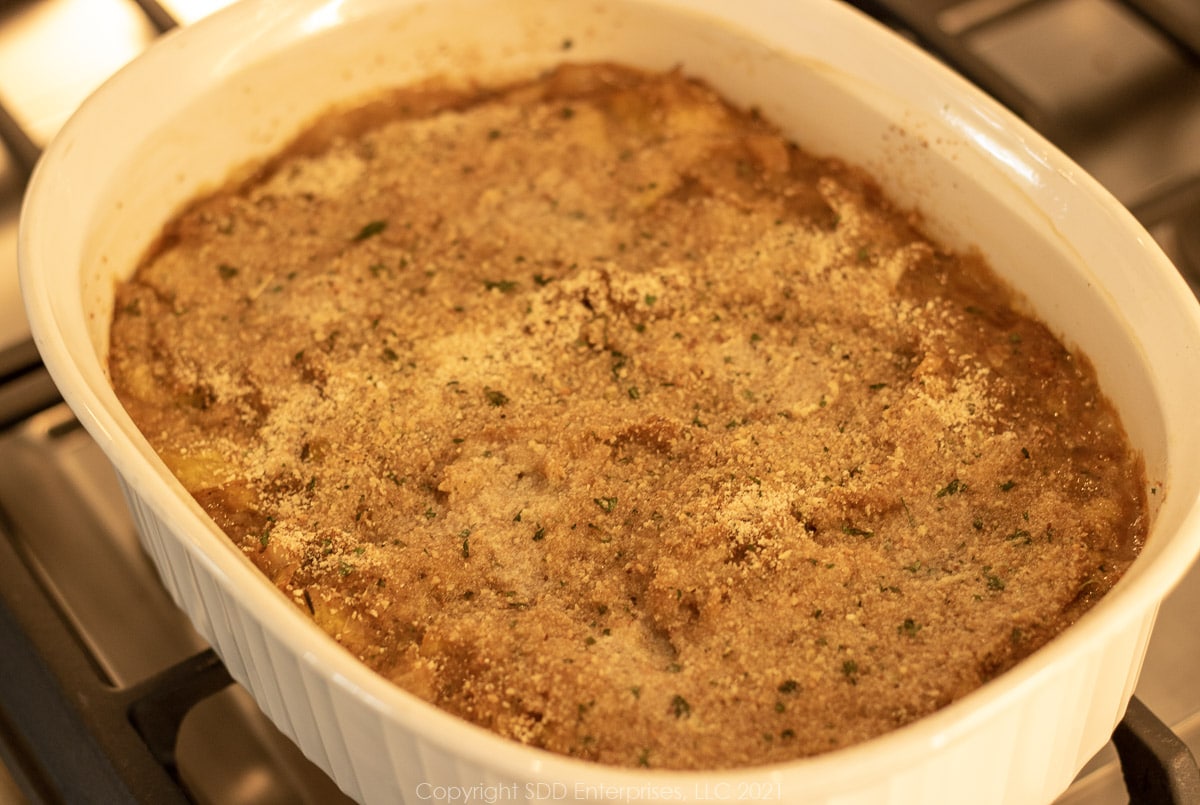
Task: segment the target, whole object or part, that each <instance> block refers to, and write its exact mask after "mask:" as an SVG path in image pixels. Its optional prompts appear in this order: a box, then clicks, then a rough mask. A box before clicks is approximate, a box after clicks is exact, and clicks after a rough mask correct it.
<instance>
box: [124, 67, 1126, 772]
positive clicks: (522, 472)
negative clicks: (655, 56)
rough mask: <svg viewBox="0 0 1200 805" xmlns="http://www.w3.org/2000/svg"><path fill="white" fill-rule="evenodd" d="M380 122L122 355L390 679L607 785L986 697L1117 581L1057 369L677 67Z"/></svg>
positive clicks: (239, 197)
mask: <svg viewBox="0 0 1200 805" xmlns="http://www.w3.org/2000/svg"><path fill="white" fill-rule="evenodd" d="M383 107H384V108H386V109H387V110H388V113H387V116H386V118H381V119H379V120H374V121H373V123H372V125H370V126H366V127H365V129H364V130H363V131H351V130H350V129H351V127H347V126H344V125H340V124H336V123H335V124H333V125H329V124H327V125H326V126H325V128H323V129H322V132H323V133H322V135H321V136H320V137H316V138H310V139H309V140H306V141H305V143H304V145H303V147H302V148H298V149H296V150H294V151H292V152H290V153H289V154H286V155H284V156H282V157H281V158H280V159H279V160H277V161H276V162H275V163H274V164H273V165H272V166H270V169H269V170H265V171H264V172H263V173H262V174H261V175H260V176H258V177H256V178H255V179H254V180H253V181H251V182H249V183H247V184H245V185H243V186H241V187H238V188H233V189H230V190H229V191H227V192H221V193H218V194H215V195H213V196H211V197H209V198H206V199H203V200H201V201H199V202H197V203H196V204H195V205H194V206H193V207H192V208H191V209H189V210H187V211H186V212H185V213H184V214H183V215H181V216H180V217H179V218H178V219H177V220H176V221H175V222H174V223H173V224H172V226H171V228H170V229H169V230H168V231H167V233H166V235H165V236H164V240H163V244H162V246H161V247H160V248H159V249H157V250H156V252H155V253H154V254H153V255H152V256H151V258H150V259H148V260H147V261H146V263H145V264H144V265H142V266H141V267H140V269H139V270H138V272H137V274H136V275H135V277H134V278H133V279H132V280H131V281H129V282H128V283H126V284H124V285H123V286H122V287H121V288H120V289H119V292H118V305H117V311H116V314H115V316H114V322H113V329H112V345H113V346H112V351H111V355H110V365H111V370H112V376H113V379H114V383H115V386H116V388H117V390H118V393H119V394H120V395H121V397H122V399H123V401H124V402H125V403H126V405H127V406H128V408H129V410H130V412H131V414H132V415H133V416H134V418H135V420H136V421H137V422H138V423H139V426H140V427H141V428H142V429H143V431H144V432H145V433H146V435H147V437H148V438H149V439H150V441H151V442H152V443H153V444H154V445H155V447H156V448H157V449H158V450H159V451H160V453H161V454H162V455H163V456H164V458H165V459H166V460H167V462H168V464H169V465H170V466H171V467H172V468H173V469H174V470H175V471H176V473H177V474H178V475H179V477H180V478H181V479H182V480H183V483H184V485H185V486H186V487H187V488H188V489H189V490H190V491H191V492H192V493H193V494H194V495H195V497H196V498H197V499H198V500H199V501H200V502H201V504H202V505H203V506H204V507H205V509H206V510H207V511H209V512H210V513H211V514H212V516H213V517H214V518H215V519H216V520H217V522H218V523H219V524H220V525H221V526H222V527H223V528H224V529H225V530H226V531H227V533H229V535H230V536H231V538H233V539H234V540H235V541H236V542H237V543H238V544H240V545H241V546H242V547H243V548H244V550H245V552H246V554H247V556H249V558H250V559H251V560H252V561H254V562H255V563H256V564H257V565H258V566H259V567H260V568H261V569H262V570H263V572H264V573H266V574H267V575H268V576H269V577H270V578H271V579H272V581H273V582H274V583H275V584H276V585H277V586H278V587H279V588H280V589H281V590H282V591H283V592H284V593H285V594H286V595H288V596H290V597H291V598H292V600H294V601H295V602H296V605H297V606H299V607H302V608H304V609H305V610H306V611H308V612H310V613H311V614H312V616H313V617H314V619H315V620H316V621H317V623H319V624H320V625H321V626H322V627H323V628H325V629H326V630H328V631H329V632H330V633H331V634H333V635H334V636H335V637H336V638H337V639H338V640H340V641H341V642H342V643H343V644H344V645H345V646H346V647H347V648H348V649H349V650H351V651H352V652H354V653H355V654H356V655H357V656H358V657H360V658H361V659H362V661H363V662H365V663H367V664H368V665H369V666H370V667H372V668H374V669H376V670H377V671H378V672H379V673H381V674H383V675H385V676H387V677H389V678H391V679H393V680H395V682H396V683H397V684H399V685H401V686H403V687H405V688H407V689H408V690H410V691H412V692H413V693H415V694H417V695H419V696H421V697H423V698H426V699H428V700H429V701H431V702H434V703H436V704H438V705H440V706H441V707H443V708H445V709H447V710H449V711H450V712H453V713H457V714H459V715H461V716H462V717H464V718H467V719H469V720H471V721H474V722H476V723H479V724H482V725H484V726H486V727H489V728H491V729H493V730H495V731H497V732H499V733H500V734H502V735H506V736H509V737H512V738H514V739H516V740H519V741H523V742H526V743H529V744H532V745H535V746H540V747H544V748H546V749H549V750H552V751H555V752H560V753H566V754H571V755H577V756H580V757H585V758H591V759H595V760H598V761H601V762H605V763H613V764H621V765H631V766H637V765H642V766H651V767H663V768H720V767H730V766H743V765H750V764H758V763H767V762H773V761H779V760H785V759H790V758H795V757H800V756H805V755H812V754H816V753H820V752H823V751H826V750H828V749H831V748H835V747H839V746H845V745H848V744H852V743H855V742H857V741H861V740H864V739H867V738H870V737H872V736H875V735H879V734H881V733H884V732H886V731H888V730H890V729H893V728H895V727H897V726H900V725H902V724H905V723H908V722H910V721H912V720H914V719H916V718H919V717H921V716H923V715H925V714H928V713H930V712H933V711H934V710H936V709H938V708H940V707H942V706H944V705H945V704H947V703H948V702H950V701H953V700H954V699H956V698H958V697H960V696H962V695H963V694H965V693H967V692H969V691H970V690H972V689H974V688H976V687H977V686H979V685H980V684H982V683H983V682H984V681H986V680H987V679H989V678H990V677H992V676H994V675H995V674H997V673H999V672H1001V671H1003V670H1005V669H1007V668H1009V667H1011V665H1012V664H1013V663H1015V662H1017V661H1018V660H1019V659H1021V658H1022V657H1024V656H1026V655H1027V654H1028V653H1029V652H1031V651H1032V650H1034V649H1036V648H1037V647H1039V646H1041V645H1043V644H1044V643H1045V642H1046V641H1047V640H1049V639H1051V638H1052V637H1053V636H1054V635H1055V634H1057V633H1058V632H1059V631H1060V630H1061V629H1063V628H1064V627H1065V626H1067V625H1069V624H1070V623H1071V622H1072V621H1073V620H1074V619H1075V618H1076V617H1077V616H1078V615H1079V614H1080V613H1081V612H1082V611H1084V610H1085V609H1086V608H1087V607H1089V606H1090V605H1091V604H1092V603H1093V602H1094V601H1095V600H1096V599H1097V598H1098V597H1099V596H1100V595H1103V593H1104V592H1106V591H1107V590H1108V589H1109V588H1110V587H1111V585H1112V584H1113V583H1114V582H1115V581H1116V580H1117V579H1118V578H1119V576H1120V575H1121V573H1122V572H1123V571H1124V569H1125V568H1126V567H1127V565H1128V563H1129V562H1130V561H1131V560H1132V558H1133V556H1134V555H1135V554H1136V552H1137V550H1138V548H1139V547H1140V545H1141V541H1142V539H1143V538H1144V535H1145V530H1146V516H1147V515H1146V503H1145V492H1144V479H1143V473H1142V469H1141V465H1140V461H1139V459H1138V458H1137V456H1136V455H1135V454H1133V453H1132V452H1131V451H1130V448H1129V446H1128V445H1127V444H1126V440H1125V437H1124V434H1123V432H1122V430H1121V427H1120V424H1119V422H1118V420H1117V418H1116V416H1115V414H1114V412H1113V410H1112V408H1111V407H1110V405H1109V404H1108V403H1107V402H1106V401H1105V400H1104V398H1103V396H1102V395H1101V393H1100V391H1099V390H1098V388H1097V385H1096V381H1095V378H1094V376H1093V373H1092V371H1091V369H1090V367H1089V365H1088V363H1087V361H1086V359H1085V358H1083V357H1082V356H1079V355H1076V354H1073V353H1071V352H1070V351H1069V350H1067V349H1066V348H1064V347H1063V346H1062V345H1061V344H1060V343H1059V342H1057V341H1056V340H1055V339H1054V338H1053V337H1052V336H1051V334H1050V333H1049V332H1048V331H1047V330H1046V329H1045V328H1044V327H1043V326H1042V325H1040V324H1038V323H1037V322H1036V321H1034V320H1032V319H1030V318H1028V317H1025V316H1023V315H1021V314H1019V313H1018V312H1016V311H1015V310H1014V307H1013V304H1012V300H1011V299H1010V297H1009V295H1008V294H1007V293H1006V292H1005V291H1004V289H1003V288H1002V287H1001V285H1000V284H999V283H998V282H997V281H996V280H995V279H994V278H993V277H992V275H991V274H990V273H989V272H988V271H987V269H986V267H985V266H983V265H982V264H981V262H980V261H979V260H978V259H977V258H975V257H972V256H970V255H959V254H951V253H948V252H946V251H945V250H943V249H941V248H940V247H938V246H937V245H936V244H934V243H932V242H930V241H929V240H928V239H927V238H925V237H924V236H923V235H922V233H921V231H920V228H919V222H917V221H915V220H912V219H910V218H909V217H908V216H906V215H903V214H900V213H898V212H897V211H895V210H893V209H892V208H891V207H890V206H889V205H888V203H887V202H886V200H885V199H883V198H882V197H881V196H880V194H879V192H878V190H877V188H876V187H875V185H874V184H873V183H872V182H871V180H870V179H869V178H867V177H865V176H864V175H862V174H861V173H860V172H858V171H856V170H855V169H853V168H849V167H847V166H845V165H842V164H840V163H839V162H837V161H833V160H819V159H815V158H813V157H811V156H809V155H808V154H805V153H804V152H802V151H801V150H799V149H797V148H796V147H795V146H794V145H791V144H790V143H788V142H787V141H785V140H784V139H783V138H782V137H781V136H780V135H779V134H778V133H777V132H776V131H775V130H774V129H773V128H772V127H771V126H770V125H769V124H768V123H766V122H764V121H762V120H760V119H759V118H758V117H757V116H756V115H754V114H753V113H745V112H741V111H738V110H735V109H733V108H731V107H730V106H728V105H727V104H725V103H724V102H723V101H722V100H721V99H720V98H719V97H717V96H716V95H715V94H714V93H713V92H712V91H711V90H710V89H709V88H708V87H706V86H704V85H703V84H701V83H698V82H695V81H690V80H687V79H686V78H685V77H683V76H681V75H679V74H677V73H668V74H662V75H657V74H643V73H640V72H637V71H633V70H629V69H625V68H620V67H617V66H613V65H584V66H572V67H568V66H564V67H562V68H560V69H558V70H556V71H554V72H553V73H551V74H550V75H548V76H545V77H542V78H539V79H537V80H533V81H530V82H526V83H522V84H519V85H514V86H510V87H505V88H501V89H493V90H488V91H472V92H463V93H455V92H435V91H430V90H411V91H407V92H405V93H401V94H399V95H398V96H396V97H395V98H393V99H391V100H390V101H389V102H388V103H387V104H384V105H383ZM373 115H374V113H372V115H368V117H372V116H373ZM356 120H357V121H358V122H357V123H356V124H355V125H359V126H361V125H363V123H362V120H363V116H361V115H360V116H359V117H358V118H356Z"/></svg>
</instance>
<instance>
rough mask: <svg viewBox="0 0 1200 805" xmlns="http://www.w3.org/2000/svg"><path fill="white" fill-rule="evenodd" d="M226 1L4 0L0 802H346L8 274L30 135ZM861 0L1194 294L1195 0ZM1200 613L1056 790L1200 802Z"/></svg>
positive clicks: (1174, 614)
mask: <svg viewBox="0 0 1200 805" xmlns="http://www.w3.org/2000/svg"><path fill="white" fill-rule="evenodd" d="M227 2H228V0H174V1H173V2H168V0H161V1H159V2H156V1H155V0H0V136H2V138H3V140H4V144H5V147H4V148H2V149H0V658H2V659H0V803H8V802H82V801H94V802H97V801H102V802H155V803H158V802H197V803H274V802H279V803H283V802H288V803H305V802H313V803H316V802H321V803H336V802H338V801H340V800H343V799H344V797H342V795H341V794H340V793H339V792H338V791H337V789H336V787H335V786H334V785H333V783H332V782H331V781H330V780H329V779H328V778H327V777H325V775H324V774H323V773H321V772H320V771H319V770H318V769H316V768H315V767H314V766H312V765H311V764H310V763H309V762H308V761H307V760H305V759H304V758H303V757H302V756H301V755H300V753H299V752H298V750H297V749H296V748H295V747H294V746H293V745H292V744H291V743H290V742H289V741H288V740H287V739H286V738H284V737H283V736H282V735H280V734H279V733H278V732H277V731H276V730H275V729H274V727H273V726H271V725H270V724H269V723H268V722H267V721H266V719H265V717H263V716H262V715H261V713H260V712H259V711H258V710H257V708H256V707H255V706H254V704H253V703H252V702H251V701H250V699H249V697H248V696H247V694H246V693H245V692H244V691H243V690H242V689H241V688H240V687H239V686H238V685H237V684H236V683H232V682H231V681H230V680H229V678H228V675H227V674H226V673H225V670H224V668H223V667H222V666H221V664H220V661H219V660H218V659H217V658H216V657H215V655H213V653H212V652H211V650H210V649H208V647H207V646H206V645H205V644H204V641H203V640H202V639H201V638H200V637H199V636H197V635H196V633H195V632H194V631H193V630H192V628H191V626H190V625H189V624H188V622H187V620H186V618H185V617H184V616H183V615H182V614H181V613H180V612H179V611H178V610H177V609H176V608H175V607H174V605H173V604H172V603H171V601H170V600H169V598H168V597H167V594H166V593H165V592H164V590H163V588H162V587H161V585H159V583H158V581H157V578H156V576H155V574H154V571H153V569H152V567H151V566H150V564H149V562H148V561H147V559H146V557H145V555H144V554H143V553H142V551H141V549H140V547H139V545H138V543H137V539H136V536H135V534H134V531H133V526H132V523H131V521H130V519H129V516H128V514H127V513H126V511H125V508H124V502H123V498H122V497H121V493H120V490H119V488H118V486H117V482H116V479H115V477H114V476H113V474H112V471H111V470H110V469H109V467H108V466H107V464H106V462H105V460H104V458H103V456H102V455H101V453H100V451H99V449H98V448H97V447H96V445H95V444H94V443H93V442H92V441H91V439H90V438H89V437H88V436H87V434H86V433H85V432H84V431H83V430H82V429H81V428H80V427H79V426H78V425H77V424H76V423H75V421H74V419H73V418H72V416H71V414H70V412H69V411H68V410H67V409H66V408H65V406H64V405H62V403H61V402H59V400H58V397H57V394H56V392H55V390H54V388H53V385H52V384H51V383H50V381H49V379H48V377H47V376H46V374H45V372H44V371H43V370H42V369H41V368H40V366H39V364H38V361H37V356H36V353H35V352H34V350H33V348H32V346H31V344H30V342H29V332H28V327H27V325H26V324H25V320H24V316H23V313H22V311H21V306H20V299H19V293H18V289H17V279H16V266H15V251H16V245H15V243H16V220H17V211H18V206H19V202H20V198H21V194H22V192H23V188H24V184H25V181H26V179H27V178H28V171H29V170H30V168H31V167H32V164H33V163H34V162H35V161H36V159H37V156H38V153H39V151H40V149H41V147H42V146H43V145H44V144H45V143H46V142H47V141H48V140H49V138H50V137H51V136H52V135H53V133H54V132H55V131H56V130H57V128H58V127H59V126H60V125H61V124H62V122H63V121H64V120H65V119H66V117H67V116H68V115H69V114H70V112H71V110H72V109H74V107H75V106H76V105H77V104H78V103H79V102H80V101H81V100H82V99H83V97H84V96H85V95H86V94H87V93H88V92H89V91H90V90H91V89H92V88H94V87H95V86H96V85H97V84H98V83H99V82H100V81H101V80H103V78H104V77H106V76H107V75H108V74H109V73H111V72H112V71H113V70H115V69H116V68H118V67H119V66H120V65H121V64H123V63H124V62H125V61H127V60H128V59H130V58H132V57H133V56H134V55H135V54H136V53H138V52H139V51H140V50H141V49H142V48H144V47H145V46H146V45H147V44H148V43H149V42H150V41H152V40H153V39H154V38H155V37H156V36H158V35H159V34H160V33H161V32H162V31H164V30H166V29H167V28H169V27H172V26H173V25H176V24H180V25H186V24H190V23H191V22H193V21H195V20H196V19H198V18H199V17H201V16H204V15H205V14H208V13H210V12H211V11H213V10H215V8H217V7H219V6H223V5H225V4H227ZM793 2H802V0H793ZM855 4H856V5H858V6H860V7H861V8H862V9H863V10H865V11H867V12H868V13H870V14H872V15H874V16H876V17H877V18H879V19H881V20H882V21H884V22H885V23H887V24H889V25H892V26H894V27H895V28H897V29H898V30H900V31H901V32H903V33H904V34H905V35H906V36H909V37H911V38H913V39H914V40H916V41H917V42H918V43H919V44H921V45H923V46H925V47H927V48H929V49H930V50H932V51H933V52H935V53H936V54H938V55H939V57H941V58H942V59H944V60H945V61H947V62H948V63H949V64H951V66H953V67H955V68H956V69H958V70H960V71H961V72H963V73H964V74H965V75H967V76H968V77H969V78H970V79H972V80H973V81H975V82H976V83H978V84H979V85H980V86H982V87H983V88H984V89H985V90H987V91H988V92H990V93H992V94H993V95H994V96H995V97H997V98H998V99H999V100H1001V101H1002V102H1004V103H1005V104H1007V105H1008V106H1010V107H1011V108H1012V109H1014V110H1015V111H1016V112H1017V113H1018V114H1020V115H1022V116H1023V117H1025V118H1026V119H1027V120H1029V121H1030V122H1031V123H1033V124H1034V125H1035V126H1036V127H1037V128H1039V130H1041V131H1042V132H1043V133H1045V134H1046V135H1047V136H1048V137H1049V138H1050V139H1052V140H1053V141H1055V142H1056V143H1057V144H1058V145H1059V146H1060V147H1062V148H1063V149H1064V150H1065V151H1067V153H1069V154H1070V155H1071V156H1073V157H1074V158H1075V159H1076V160H1077V161H1078V162H1079V163H1080V164H1081V165H1082V166H1083V167H1084V168H1085V169H1087V170H1088V171H1089V172H1091V173H1092V174H1093V175H1095V176H1096V177H1097V178H1098V179H1099V180H1100V181H1101V182H1102V183H1104V184H1105V185H1106V186H1108V187H1109V188H1110V189H1111V190H1112V191H1113V192H1114V194H1115V195H1117V197H1118V198H1119V199H1120V200H1121V201H1122V202H1124V203H1125V204H1126V205H1127V206H1129V207H1130V209H1132V210H1133V211H1134V212H1135V214H1137V215H1138V216H1139V217H1140V218H1141V219H1142V221H1143V222H1144V223H1145V224H1146V226H1147V227H1148V229H1149V230H1150V231H1151V233H1152V234H1153V235H1154V237H1155V238H1156V239H1157V240H1158V241H1159V242H1160V243H1161V244H1162V245H1163V247H1164V249H1166V251H1167V252H1168V254H1169V255H1170V256H1171V257H1172V259H1173V260H1174V261H1175V263H1176V265H1177V266H1178V267H1179V268H1180V270H1181V272H1182V273H1183V274H1184V276H1185V277H1186V278H1187V279H1188V281H1189V282H1190V283H1191V284H1192V287H1193V288H1194V289H1196V290H1197V291H1198V292H1200V55H1198V50H1200V3H1197V2H1196V0H856V3H855ZM1131 270H1136V267H1131ZM1197 613H1200V570H1193V571H1192V573H1191V574H1190V575H1189V576H1188V577H1187V578H1186V580H1185V581H1184V583H1183V584H1182V585H1181V586H1180V587H1179V588H1178V589H1177V590H1176V591H1175V592H1174V593H1173V594H1172V595H1171V596H1170V597H1169V598H1168V599H1167V601H1166V602H1165V603H1164V605H1163V607H1162V608H1161V611H1160V613H1159V618H1158V623H1157V626H1156V630H1155V632H1154V636H1153V638H1152V640H1151V644H1150V649H1149V653H1148V656H1147V658H1146V662H1145V666H1144V669H1143V673H1142V676H1141V680H1140V683H1139V685H1138V688H1137V690H1136V697H1135V700H1134V702H1133V703H1132V704H1131V707H1130V712H1129V715H1128V716H1127V718H1126V720H1125V722H1123V723H1122V726H1121V727H1120V728H1118V730H1117V732H1116V733H1115V734H1114V742H1113V743H1112V744H1110V745H1109V746H1107V747H1105V749H1104V750H1103V751H1101V752H1100V753H1099V754H1098V755H1097V756H1096V757H1095V758H1094V759H1093V760H1092V761H1091V763H1089V764H1088V766H1087V767H1086V768H1085V769H1084V770H1083V772H1082V773H1081V774H1080V776H1079V778H1078V779H1077V780H1076V782H1075V784H1074V785H1073V786H1072V787H1071V788H1070V790H1068V791H1067V792H1066V793H1065V794H1064V795H1063V797H1062V798H1061V799H1060V800H1059V805H1108V803H1124V802H1129V801H1133V802H1136V803H1140V802H1163V803H1167V802H1173V803H1197V802H1200V772H1197V770H1196V764H1195V761H1194V759H1193V755H1192V753H1195V752H1200V615H1198V614H1197ZM1118 747H1119V748H1120V752H1119V757H1118V749H1117V748H1118ZM1189 750H1190V751H1189ZM1118 760H1119V761H1120V762H1118ZM1164 767H1165V768H1164ZM1127 777H1128V779H1126V778H1127Z"/></svg>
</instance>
